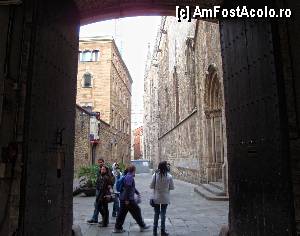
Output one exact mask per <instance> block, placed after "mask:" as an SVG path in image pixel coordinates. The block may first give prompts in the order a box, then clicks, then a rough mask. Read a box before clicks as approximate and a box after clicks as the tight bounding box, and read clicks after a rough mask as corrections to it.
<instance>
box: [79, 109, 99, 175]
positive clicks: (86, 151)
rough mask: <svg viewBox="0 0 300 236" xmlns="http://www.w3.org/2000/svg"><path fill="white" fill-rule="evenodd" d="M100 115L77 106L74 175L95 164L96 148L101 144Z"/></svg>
mask: <svg viewBox="0 0 300 236" xmlns="http://www.w3.org/2000/svg"><path fill="white" fill-rule="evenodd" d="M99 124H100V117H99V113H95V112H90V111H87V110H85V109H84V108H82V107H81V106H79V105H76V117H75V142H74V174H75V175H76V174H77V172H78V170H79V168H80V167H82V166H88V165H91V164H95V147H96V145H97V144H98V143H99V140H100V137H99V133H100V132H99V127H100V126H99Z"/></svg>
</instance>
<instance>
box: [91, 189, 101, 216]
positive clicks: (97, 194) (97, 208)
mask: <svg viewBox="0 0 300 236" xmlns="http://www.w3.org/2000/svg"><path fill="white" fill-rule="evenodd" d="M99 194H100V191H99V190H96V200H95V203H94V206H95V209H94V214H93V217H92V220H94V221H98V215H99V212H100V211H99V205H98V202H97V198H98V196H99Z"/></svg>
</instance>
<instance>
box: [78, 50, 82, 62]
mask: <svg viewBox="0 0 300 236" xmlns="http://www.w3.org/2000/svg"><path fill="white" fill-rule="evenodd" d="M78 61H82V52H81V51H79V52H78Z"/></svg>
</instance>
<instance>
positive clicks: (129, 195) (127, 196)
mask: <svg viewBox="0 0 300 236" xmlns="http://www.w3.org/2000/svg"><path fill="white" fill-rule="evenodd" d="M127 171H128V173H127V174H126V176H125V178H124V184H123V188H122V191H121V192H120V210H119V214H118V216H117V219H116V224H115V229H114V231H113V232H114V233H123V232H125V230H124V229H123V224H124V221H125V218H126V215H127V213H128V211H129V212H130V214H131V215H132V217H133V218H134V219H135V221H136V222H137V224H138V225H139V226H140V231H141V232H143V231H145V230H147V229H149V228H150V226H149V225H146V224H145V222H144V220H143V218H142V213H141V208H140V207H139V206H138V204H137V202H136V201H135V193H137V194H138V195H139V192H138V191H137V190H136V188H135V181H134V177H135V171H136V167H135V166H134V165H129V167H128V168H127Z"/></svg>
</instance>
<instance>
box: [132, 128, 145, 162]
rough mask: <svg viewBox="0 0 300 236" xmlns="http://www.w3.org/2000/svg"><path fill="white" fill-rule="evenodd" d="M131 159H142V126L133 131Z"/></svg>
mask: <svg viewBox="0 0 300 236" xmlns="http://www.w3.org/2000/svg"><path fill="white" fill-rule="evenodd" d="M133 159H134V160H139V159H143V127H139V128H136V129H135V130H134V131H133Z"/></svg>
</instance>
